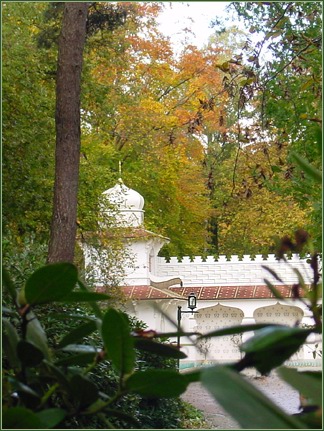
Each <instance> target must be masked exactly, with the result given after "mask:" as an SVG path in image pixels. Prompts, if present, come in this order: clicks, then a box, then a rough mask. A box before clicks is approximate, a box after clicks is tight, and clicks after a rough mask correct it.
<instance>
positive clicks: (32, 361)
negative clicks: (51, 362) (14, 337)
mask: <svg viewBox="0 0 324 431" xmlns="http://www.w3.org/2000/svg"><path fill="white" fill-rule="evenodd" d="M17 354H18V358H19V359H20V361H21V362H22V363H23V364H24V365H25V366H26V367H35V366H37V365H39V364H40V363H41V362H42V360H43V359H44V355H43V352H42V351H41V350H39V349H38V348H37V347H36V346H34V344H32V343H30V342H28V341H24V340H20V341H19V342H18V344H17Z"/></svg>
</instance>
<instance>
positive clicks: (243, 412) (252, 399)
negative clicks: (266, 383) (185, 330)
mask: <svg viewBox="0 0 324 431" xmlns="http://www.w3.org/2000/svg"><path fill="white" fill-rule="evenodd" d="M201 382H202V384H203V386H204V387H205V388H206V389H207V390H208V391H209V392H210V393H211V394H212V395H213V397H214V398H215V400H216V401H217V402H218V403H219V404H220V405H221V406H222V407H223V408H224V409H225V410H226V411H227V412H228V413H229V414H230V415H231V416H232V417H233V418H234V419H235V420H236V421H237V422H238V423H239V424H240V426H241V427H242V428H244V429H303V427H304V425H303V424H302V423H300V422H299V421H298V420H296V419H295V418H293V417H291V416H289V415H287V414H286V413H285V412H283V411H282V410H281V409H280V408H279V407H277V406H276V405H275V404H274V403H273V402H272V401H271V400H269V399H268V398H267V397H266V396H265V395H263V394H262V393H261V392H260V391H258V390H257V389H256V388H255V387H254V386H253V385H252V384H251V383H248V382H247V381H246V380H245V379H244V378H243V377H242V376H240V375H239V374H238V373H236V372H234V371H232V370H231V369H229V368H228V367H226V366H217V367H212V368H207V369H205V370H203V371H202V373H201Z"/></svg>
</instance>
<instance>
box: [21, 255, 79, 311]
mask: <svg viewBox="0 0 324 431" xmlns="http://www.w3.org/2000/svg"><path fill="white" fill-rule="evenodd" d="M77 280H78V271H77V268H76V267H75V266H74V265H72V264H71V263H55V264H52V265H47V266H43V267H42V268H40V269H38V270H37V271H35V272H34V273H33V274H32V275H31V276H30V277H29V278H28V280H27V282H26V286H25V296H26V300H27V302H28V304H30V305H35V304H45V303H48V302H54V301H60V300H62V299H63V298H64V297H66V296H67V295H68V294H69V293H70V292H72V290H73V289H74V287H75V285H76V283H77Z"/></svg>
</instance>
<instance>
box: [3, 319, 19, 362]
mask: <svg viewBox="0 0 324 431" xmlns="http://www.w3.org/2000/svg"><path fill="white" fill-rule="evenodd" d="M2 326H3V329H4V331H3V333H2V347H3V350H4V353H5V354H6V356H7V359H8V361H9V364H10V366H11V367H12V368H19V366H20V362H19V359H18V356H17V344H18V341H19V337H18V334H17V331H16V329H15V328H14V326H13V325H12V324H11V323H10V322H9V320H7V319H2Z"/></svg>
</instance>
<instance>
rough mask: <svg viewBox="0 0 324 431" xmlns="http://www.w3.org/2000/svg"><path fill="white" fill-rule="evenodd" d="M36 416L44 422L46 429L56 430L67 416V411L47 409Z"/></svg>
mask: <svg viewBox="0 0 324 431" xmlns="http://www.w3.org/2000/svg"><path fill="white" fill-rule="evenodd" d="M36 416H37V417H38V418H39V419H40V420H41V421H42V422H43V424H44V427H46V429H49V428H54V427H56V425H58V424H59V423H60V422H62V420H63V419H64V418H65V416H66V411H65V410H63V409H56V408H53V409H46V410H42V411H41V412H38V413H36Z"/></svg>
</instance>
